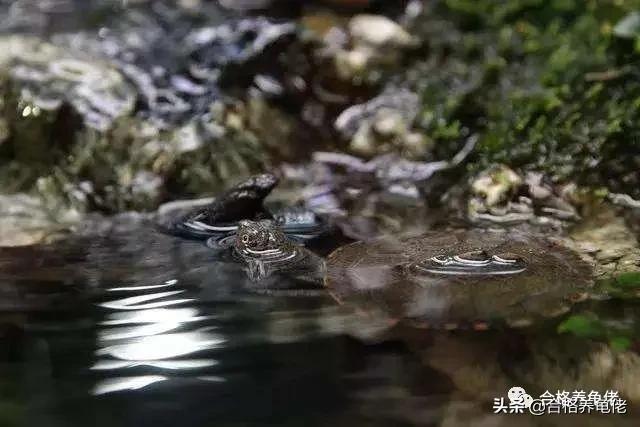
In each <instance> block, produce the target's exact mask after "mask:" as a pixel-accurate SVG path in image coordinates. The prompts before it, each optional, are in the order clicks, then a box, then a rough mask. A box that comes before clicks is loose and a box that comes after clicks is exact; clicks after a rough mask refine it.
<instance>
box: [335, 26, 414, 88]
mask: <svg viewBox="0 0 640 427" xmlns="http://www.w3.org/2000/svg"><path fill="white" fill-rule="evenodd" d="M348 33H349V38H350V40H351V48H349V49H345V48H339V49H335V48H334V50H335V53H334V55H335V57H334V64H335V67H336V72H337V74H338V76H339V77H340V78H342V79H343V80H347V81H354V82H366V83H373V82H375V81H376V80H378V79H379V78H380V76H381V71H382V70H383V69H385V68H386V67H388V66H392V65H395V64H397V62H398V60H399V58H400V54H401V53H402V51H403V50H405V49H407V48H410V47H415V46H416V45H417V40H416V39H415V38H413V37H412V36H411V35H410V34H409V33H408V32H407V31H406V30H405V29H404V28H402V26H400V25H399V24H397V23H396V22H394V21H392V20H390V19H389V18H387V17H384V16H381V15H357V16H355V17H353V18H352V19H351V20H350V21H349V24H348Z"/></svg>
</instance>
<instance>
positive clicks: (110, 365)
mask: <svg viewBox="0 0 640 427" xmlns="http://www.w3.org/2000/svg"><path fill="white" fill-rule="evenodd" d="M217 364H218V362H217V361H215V360H213V359H191V360H176V361H140V362H129V361H123V360H102V361H99V362H97V363H96V364H94V365H93V366H92V367H91V369H92V370H94V371H104V370H111V369H124V368H136V367H140V366H149V367H153V368H159V369H167V370H170V371H175V370H183V369H199V368H209V367H211V366H215V365H217Z"/></svg>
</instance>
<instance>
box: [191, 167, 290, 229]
mask: <svg viewBox="0 0 640 427" xmlns="http://www.w3.org/2000/svg"><path fill="white" fill-rule="evenodd" d="M276 185H278V179H277V178H276V177H275V176H273V175H270V174H263V175H256V176H253V177H251V178H249V179H248V180H246V181H243V182H241V183H239V184H237V185H235V186H234V187H232V188H231V189H229V190H227V191H226V192H225V193H223V194H222V195H220V196H219V197H217V198H216V199H215V200H214V201H213V202H212V203H211V204H210V205H209V206H207V208H206V209H205V211H204V212H202V215H200V214H199V213H198V214H197V215H198V216H199V217H200V220H201V221H203V222H205V223H207V224H219V223H225V222H232V221H238V220H240V219H247V218H269V217H271V214H269V213H268V212H267V211H266V210H265V208H264V199H265V198H266V197H267V196H268V195H269V193H271V191H272V190H273V188H274V187H275V186H276Z"/></svg>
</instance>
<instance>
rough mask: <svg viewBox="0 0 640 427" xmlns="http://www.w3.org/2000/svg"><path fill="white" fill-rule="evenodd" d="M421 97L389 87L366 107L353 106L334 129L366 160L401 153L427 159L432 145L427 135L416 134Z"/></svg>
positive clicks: (352, 149) (366, 104) (362, 105)
mask: <svg viewBox="0 0 640 427" xmlns="http://www.w3.org/2000/svg"><path fill="white" fill-rule="evenodd" d="M418 110H419V97H418V96H417V95H416V94H415V93H413V92H410V91H408V90H405V89H393V88H388V89H387V90H385V91H384V92H383V93H382V94H380V95H378V96H376V97H375V98H372V99H371V100H369V101H367V102H366V103H363V104H358V105H354V106H351V107H349V108H347V109H346V110H344V111H343V112H342V113H340V115H339V116H338V118H337V119H336V121H335V123H334V126H335V128H336V129H337V130H338V131H339V132H340V134H341V135H342V136H343V138H345V139H348V140H350V144H349V148H350V150H351V151H352V152H353V153H354V154H358V155H361V156H366V157H373V156H375V155H379V154H383V153H388V152H401V153H403V154H404V155H406V156H407V157H408V158H414V159H420V158H424V157H425V155H426V154H427V153H428V152H429V150H430V148H431V144H430V142H429V140H428V138H427V137H426V136H425V135H422V134H420V133H418V132H416V131H413V130H412V128H413V122H414V120H415V118H416V116H417V114H418Z"/></svg>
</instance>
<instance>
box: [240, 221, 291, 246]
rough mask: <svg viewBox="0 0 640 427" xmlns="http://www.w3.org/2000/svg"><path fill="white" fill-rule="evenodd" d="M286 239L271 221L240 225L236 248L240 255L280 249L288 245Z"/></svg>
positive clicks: (249, 222) (245, 222)
mask: <svg viewBox="0 0 640 427" xmlns="http://www.w3.org/2000/svg"><path fill="white" fill-rule="evenodd" d="M286 241H287V239H286V237H285V235H284V233H282V231H281V230H280V228H279V227H278V226H277V225H276V224H275V222H273V221H271V220H262V221H249V220H244V221H240V222H239V223H238V231H237V237H236V243H235V248H236V250H237V251H238V252H240V253H246V252H256V251H266V250H270V249H280V248H281V247H282V246H283V245H284V244H286Z"/></svg>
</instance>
